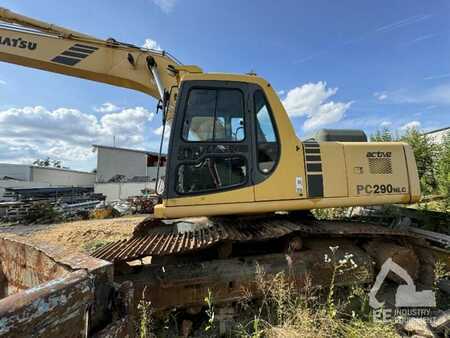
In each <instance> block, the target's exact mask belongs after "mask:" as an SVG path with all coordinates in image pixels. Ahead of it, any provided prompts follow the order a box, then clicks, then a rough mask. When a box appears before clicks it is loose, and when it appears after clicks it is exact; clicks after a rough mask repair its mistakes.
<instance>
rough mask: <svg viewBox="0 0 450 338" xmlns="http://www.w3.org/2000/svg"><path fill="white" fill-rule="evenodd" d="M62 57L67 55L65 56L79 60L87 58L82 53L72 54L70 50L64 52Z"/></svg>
mask: <svg viewBox="0 0 450 338" xmlns="http://www.w3.org/2000/svg"><path fill="white" fill-rule="evenodd" d="M61 55H65V56H73V57H74V58H79V59H84V58H85V57H86V56H88V55H86V54H81V53H75V52H70V51H68V50H66V51H65V52H62V53H61Z"/></svg>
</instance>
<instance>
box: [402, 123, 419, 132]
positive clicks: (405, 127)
mask: <svg viewBox="0 0 450 338" xmlns="http://www.w3.org/2000/svg"><path fill="white" fill-rule="evenodd" d="M420 126H421V123H420V122H419V121H411V122H408V123H405V124H404V125H403V126H401V127H400V130H402V131H406V130H408V129H419V128H420Z"/></svg>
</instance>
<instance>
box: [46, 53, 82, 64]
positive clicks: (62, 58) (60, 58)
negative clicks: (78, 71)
mask: <svg viewBox="0 0 450 338" xmlns="http://www.w3.org/2000/svg"><path fill="white" fill-rule="evenodd" d="M52 61H53V62H57V63H62V64H63V65H68V66H74V65H76V64H77V63H78V62H80V60H79V59H72V58H68V57H66V56H60V55H58V56H57V57H55V58H54V59H53V60H52Z"/></svg>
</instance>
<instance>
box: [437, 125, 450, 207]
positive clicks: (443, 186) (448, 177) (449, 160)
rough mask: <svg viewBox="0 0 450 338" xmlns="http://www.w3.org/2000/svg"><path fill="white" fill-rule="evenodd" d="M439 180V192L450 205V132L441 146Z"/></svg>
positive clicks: (438, 167) (438, 163) (438, 168)
mask: <svg viewBox="0 0 450 338" xmlns="http://www.w3.org/2000/svg"><path fill="white" fill-rule="evenodd" d="M437 180H438V186H439V192H440V193H442V194H444V196H446V202H447V203H446V204H447V205H450V196H449V195H450V132H448V133H447V134H446V135H445V136H444V138H443V141H442V144H441V146H440V151H439V159H438V162H437Z"/></svg>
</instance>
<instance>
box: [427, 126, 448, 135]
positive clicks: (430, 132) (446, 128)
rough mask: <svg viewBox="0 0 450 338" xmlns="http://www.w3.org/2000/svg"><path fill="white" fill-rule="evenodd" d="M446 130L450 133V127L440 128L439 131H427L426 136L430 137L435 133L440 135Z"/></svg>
mask: <svg viewBox="0 0 450 338" xmlns="http://www.w3.org/2000/svg"><path fill="white" fill-rule="evenodd" d="M445 130H448V131H450V127H445V128H439V129H436V130H431V131H427V132H426V133H425V135H430V134H434V133H439V132H441V131H445Z"/></svg>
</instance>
